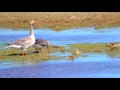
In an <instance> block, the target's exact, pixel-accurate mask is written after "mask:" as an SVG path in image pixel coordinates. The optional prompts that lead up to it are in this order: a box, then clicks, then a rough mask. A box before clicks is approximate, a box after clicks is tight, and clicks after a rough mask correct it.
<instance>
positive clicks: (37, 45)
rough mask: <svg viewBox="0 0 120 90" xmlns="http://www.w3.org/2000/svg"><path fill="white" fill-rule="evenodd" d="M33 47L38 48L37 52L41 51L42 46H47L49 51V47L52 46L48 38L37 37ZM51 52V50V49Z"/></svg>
mask: <svg viewBox="0 0 120 90" xmlns="http://www.w3.org/2000/svg"><path fill="white" fill-rule="evenodd" d="M33 47H34V48H35V49H36V51H37V52H39V50H40V52H41V50H42V48H44V47H47V49H48V51H49V47H50V43H49V42H48V41H47V40H43V39H40V38H38V39H36V40H35V44H34V45H33ZM49 53H50V51H49Z"/></svg>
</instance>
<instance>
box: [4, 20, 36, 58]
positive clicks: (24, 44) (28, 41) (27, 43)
mask: <svg viewBox="0 0 120 90" xmlns="http://www.w3.org/2000/svg"><path fill="white" fill-rule="evenodd" d="M35 23H37V21H34V20H32V21H31V22H30V35H29V36H28V37H24V38H21V39H19V40H17V41H15V42H11V43H9V45H8V46H7V47H6V48H18V49H21V50H22V56H24V55H25V51H26V50H27V48H29V47H31V46H33V45H34V43H35V36H34V32H33V24H35Z"/></svg>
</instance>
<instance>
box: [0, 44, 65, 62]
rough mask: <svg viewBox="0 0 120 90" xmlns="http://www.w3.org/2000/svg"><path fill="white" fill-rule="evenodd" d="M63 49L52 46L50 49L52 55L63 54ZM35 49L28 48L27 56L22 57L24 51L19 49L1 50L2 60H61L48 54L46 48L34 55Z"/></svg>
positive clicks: (0, 58) (0, 57)
mask: <svg viewBox="0 0 120 90" xmlns="http://www.w3.org/2000/svg"><path fill="white" fill-rule="evenodd" d="M63 49H64V48H63V47H60V46H59V47H58V46H51V47H50V54H52V53H54V52H61V50H63ZM34 52H35V49H34V48H33V47H31V48H28V50H27V51H26V53H27V54H26V55H25V56H21V53H22V51H21V50H19V49H14V48H9V49H7V50H0V60H14V61H20V60H22V61H24V60H31V61H36V60H37V61H39V60H42V61H44V60H57V59H60V57H59V56H52V55H50V54H49V53H48V51H47V49H46V48H43V49H42V52H41V53H34Z"/></svg>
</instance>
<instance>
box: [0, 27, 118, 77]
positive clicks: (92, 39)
mask: <svg viewBox="0 0 120 90" xmlns="http://www.w3.org/2000/svg"><path fill="white" fill-rule="evenodd" d="M28 33H29V31H24V30H19V31H13V30H10V29H0V50H4V44H5V43H7V42H11V41H14V40H17V39H19V38H21V37H25V36H27V35H28ZM34 33H35V36H36V38H43V39H46V40H48V41H50V42H51V44H53V45H61V46H67V45H68V44H75V43H109V42H119V41H120V38H119V35H120V27H115V28H106V29H101V30H95V29H94V28H93V27H90V28H79V29H70V30H64V31H59V32H56V31H53V30H50V29H44V30H43V29H39V30H34ZM52 55H60V56H63V57H65V56H66V55H70V53H60V52H56V53H54V54H52ZM20 73H22V74H20ZM0 77H3V78H7V77H13V78H16V77H24V78H27V77H35V78H36V77H40V78H54V77H55V78H61V77H62V78H67V77H71V78H74V77H75V78H76V77H78V78H85V77H87V78H88V77H90V78H96V77H98V78H104V77H112V78H116V77H120V58H115V57H114V58H113V57H109V56H107V55H106V54H102V53H99V54H91V53H84V54H83V55H82V56H81V57H77V58H75V60H74V61H72V60H66V59H61V60H57V61H56V60H48V61H46V62H41V63H38V64H32V63H30V62H28V63H26V64H25V65H23V64H22V63H20V62H19V63H16V62H13V61H11V60H9V61H2V60H1V62H0Z"/></svg>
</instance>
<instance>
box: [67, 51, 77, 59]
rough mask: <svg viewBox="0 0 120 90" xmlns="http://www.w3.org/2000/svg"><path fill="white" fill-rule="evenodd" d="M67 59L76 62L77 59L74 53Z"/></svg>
mask: <svg viewBox="0 0 120 90" xmlns="http://www.w3.org/2000/svg"><path fill="white" fill-rule="evenodd" d="M66 59H70V60H74V59H75V55H74V53H72V55H71V56H66Z"/></svg>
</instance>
